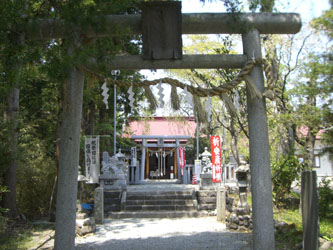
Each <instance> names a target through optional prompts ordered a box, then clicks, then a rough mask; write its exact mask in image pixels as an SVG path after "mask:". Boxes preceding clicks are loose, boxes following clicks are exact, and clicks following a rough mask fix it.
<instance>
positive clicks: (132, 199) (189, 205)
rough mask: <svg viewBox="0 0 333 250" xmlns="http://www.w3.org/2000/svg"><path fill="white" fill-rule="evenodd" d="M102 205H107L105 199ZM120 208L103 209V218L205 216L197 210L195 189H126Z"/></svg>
mask: <svg viewBox="0 0 333 250" xmlns="http://www.w3.org/2000/svg"><path fill="white" fill-rule="evenodd" d="M124 200H125V199H123V201H124ZM104 206H105V207H109V205H108V204H107V202H106V201H105V205H104ZM122 208H123V209H122V211H121V212H116V211H111V210H107V209H104V211H105V218H112V219H122V218H182V217H200V216H207V213H205V212H202V211H201V212H199V211H198V204H197V198H196V193H195V190H184V191H182V190H174V191H170V190H169V191H161V190H160V191H127V193H126V201H125V202H124V204H123V205H122ZM118 211H119V210H118Z"/></svg>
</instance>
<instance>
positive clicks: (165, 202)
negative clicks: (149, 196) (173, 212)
mask: <svg viewBox="0 0 333 250" xmlns="http://www.w3.org/2000/svg"><path fill="white" fill-rule="evenodd" d="M126 205H193V201H192V199H174V200H127V201H126Z"/></svg>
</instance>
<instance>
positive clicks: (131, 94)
mask: <svg viewBox="0 0 333 250" xmlns="http://www.w3.org/2000/svg"><path fill="white" fill-rule="evenodd" d="M127 93H128V100H129V105H130V107H131V113H133V111H134V92H133V85H131V86H130V87H129V89H128V90H127Z"/></svg>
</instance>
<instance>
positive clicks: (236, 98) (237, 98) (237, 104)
mask: <svg viewBox="0 0 333 250" xmlns="http://www.w3.org/2000/svg"><path fill="white" fill-rule="evenodd" d="M235 108H236V110H237V111H239V110H240V105H239V93H238V90H237V89H236V91H235Z"/></svg>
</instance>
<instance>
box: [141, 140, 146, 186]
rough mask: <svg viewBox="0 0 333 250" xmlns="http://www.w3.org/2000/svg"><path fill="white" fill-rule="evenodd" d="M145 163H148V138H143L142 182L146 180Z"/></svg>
mask: <svg viewBox="0 0 333 250" xmlns="http://www.w3.org/2000/svg"><path fill="white" fill-rule="evenodd" d="M145 165H146V140H145V139H142V154H141V171H140V183H144V181H145Z"/></svg>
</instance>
